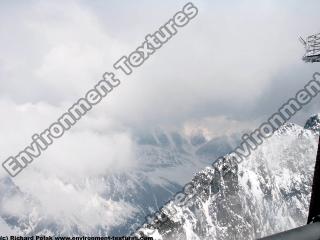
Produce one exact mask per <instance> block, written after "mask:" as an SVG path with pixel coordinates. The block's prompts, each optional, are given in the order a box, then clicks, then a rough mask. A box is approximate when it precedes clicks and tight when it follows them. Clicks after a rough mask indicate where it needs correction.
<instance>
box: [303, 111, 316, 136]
mask: <svg viewBox="0 0 320 240" xmlns="http://www.w3.org/2000/svg"><path fill="white" fill-rule="evenodd" d="M304 128H305V129H309V130H313V131H315V132H318V133H320V113H319V114H315V115H313V116H312V117H311V118H309V119H308V121H307V122H306V124H305V126H304Z"/></svg>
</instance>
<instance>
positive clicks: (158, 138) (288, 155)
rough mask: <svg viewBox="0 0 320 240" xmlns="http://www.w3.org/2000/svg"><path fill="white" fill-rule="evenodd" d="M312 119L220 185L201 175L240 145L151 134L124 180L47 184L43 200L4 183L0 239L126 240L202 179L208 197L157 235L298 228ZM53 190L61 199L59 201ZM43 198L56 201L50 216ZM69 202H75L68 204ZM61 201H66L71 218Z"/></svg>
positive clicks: (143, 135) (138, 138)
mask: <svg viewBox="0 0 320 240" xmlns="http://www.w3.org/2000/svg"><path fill="white" fill-rule="evenodd" d="M312 119H313V120H312ZM318 120H319V118H315V119H314V118H311V119H310V120H309V121H308V123H307V124H306V128H307V129H312V131H310V130H306V129H303V128H301V127H299V126H296V125H294V124H287V125H286V126H284V127H283V128H281V129H280V130H279V131H278V132H277V134H275V136H274V137H272V138H271V139H269V140H268V141H267V142H266V143H265V144H263V146H261V147H260V148H259V149H258V150H257V151H256V152H255V153H254V154H252V155H251V156H250V158H249V159H247V161H245V162H243V163H242V164H240V165H239V166H237V168H236V169H237V171H233V172H230V174H227V175H224V176H221V175H219V170H217V169H221V168H222V167H223V164H222V165H221V164H220V165H217V166H216V168H215V169H211V168H207V169H205V170H203V171H201V169H204V168H205V167H206V166H209V165H210V164H211V161H212V160H213V159H215V158H216V157H218V156H221V155H225V154H226V153H228V152H230V150H232V149H233V148H234V147H235V146H236V145H237V143H238V142H237V140H236V139H239V136H231V137H220V138H215V139H210V140H208V139H207V138H206V137H204V136H203V135H202V134H201V132H197V133H196V134H193V135H191V136H185V135H183V134H182V133H181V132H179V131H163V130H154V131H139V132H136V133H134V134H133V139H134V142H135V143H136V148H135V151H136V152H135V156H136V158H137V160H138V162H139V164H138V166H137V167H134V168H132V169H130V171H124V172H115V173H109V174H106V175H104V176H100V177H96V178H89V177H84V179H83V180H82V181H81V182H77V183H74V182H65V181H64V180H63V179H60V178H59V177H58V176H57V177H55V178H54V179H48V180H47V181H48V182H47V183H48V186H49V187H48V189H46V191H48V192H47V193H46V194H45V195H44V197H43V196H39V195H35V194H34V192H32V191H31V190H28V189H27V190H26V189H24V190H22V189H20V188H19V187H18V185H17V184H16V181H17V180H16V179H11V178H9V177H3V178H0V230H1V233H3V234H5V233H8V234H9V233H12V232H15V233H16V234H19V235H36V234H37V235H41V234H43V235H56V236H57V235H60V236H61V235H63V236H79V235H94V236H107V235H116V236H122V235H127V234H129V233H131V232H132V231H134V230H135V229H136V228H137V227H139V226H141V224H142V223H144V222H145V216H146V215H149V214H151V213H154V212H155V211H157V210H158V209H159V208H160V207H161V206H163V205H164V204H165V203H166V202H167V201H168V200H169V199H170V198H171V197H172V196H173V195H174V194H175V193H176V192H178V191H180V190H181V188H182V186H183V185H184V184H185V183H187V182H188V181H189V180H190V179H192V177H193V175H194V173H195V172H199V171H201V172H199V173H198V174H196V176H195V177H194V178H193V182H194V183H195V184H196V185H197V186H199V187H200V186H201V185H203V184H202V183H203V182H205V181H208V180H209V182H210V188H208V190H206V191H205V192H203V193H199V194H198V198H197V200H196V201H195V202H194V203H193V205H192V206H190V207H188V208H177V212H178V214H177V215H175V216H174V217H173V218H172V220H171V222H170V223H169V224H168V223H167V224H164V225H162V226H161V227H160V228H159V229H158V230H157V232H156V233H155V234H158V236H162V239H167V238H168V237H170V236H171V237H172V238H177V239H179V238H180V239H205V238H206V237H207V239H212V236H213V237H215V238H217V239H241V238H242V236H251V237H252V238H253V237H257V236H263V235H266V234H270V233H273V232H277V231H282V230H285V229H288V228H292V227H295V226H297V225H302V224H304V223H305V221H306V217H307V207H308V201H309V193H310V186H311V178H312V171H313V164H314V163H313V162H314V159H315V152H316V136H317V135H316V133H315V132H314V131H313V130H316V129H319V128H317V127H316V126H318V125H317V123H319V121H318ZM318 127H319V126H318ZM227 158H228V157H226V159H227ZM26 171H28V170H26ZM34 177H35V178H36V177H37V176H34ZM33 187H37V186H32V187H31V188H33ZM55 188H58V189H59V193H61V192H62V193H63V194H62V195H55V191H56V189H55ZM37 192H38V191H37ZM51 192H52V193H51ZM48 196H51V198H53V199H54V202H56V206H53V207H52V208H50V209H48V208H47V206H48V205H47V203H48V201H51V199H47V197H48ZM74 197H77V198H79V199H77V201H74ZM61 199H63V200H64V202H63V204H60V203H61V201H62V200H61ZM66 201H67V202H70V204H69V205H68V206H69V207H68V208H67V209H66V208H65V202H66ZM60 205H61V206H60ZM49 206H51V205H49ZM235 236H237V238H236V237H235ZM160 239H161V237H160Z"/></svg>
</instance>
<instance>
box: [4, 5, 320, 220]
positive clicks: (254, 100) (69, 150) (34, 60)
mask: <svg viewBox="0 0 320 240" xmlns="http://www.w3.org/2000/svg"><path fill="white" fill-rule="evenodd" d="M185 3H186V2H185V1H169V0H167V1H134V3H133V1H129V0H126V1H102V0H101V1H89V0H87V1H84V0H82V1H1V2H0V20H1V21H0V36H1V37H0V53H1V54H0V115H1V116H2V119H1V121H0V133H1V134H0V149H1V150H0V151H1V152H0V156H1V158H2V161H4V160H5V159H6V158H7V157H8V156H10V155H12V154H17V153H18V151H20V150H21V149H22V148H24V147H25V146H26V145H27V144H29V142H30V140H31V138H30V137H31V136H32V134H33V133H35V132H41V131H42V130H43V129H45V128H47V127H48V126H49V125H50V124H51V123H52V122H54V121H55V120H56V119H57V118H58V117H59V115H60V114H62V113H63V112H64V111H65V110H66V109H67V108H68V107H69V105H71V104H72V103H73V102H75V101H76V100H77V99H78V98H79V97H82V95H84V93H85V92H86V91H87V90H88V89H90V88H92V87H93V86H94V85H95V84H96V83H97V81H98V80H100V79H101V75H102V73H103V72H105V71H110V70H112V65H113V63H114V62H116V61H117V60H118V58H120V57H121V56H122V55H128V54H129V53H131V51H133V50H135V49H136V48H137V47H138V46H140V44H141V43H142V42H143V41H144V37H145V36H146V35H147V34H150V33H154V32H155V31H156V30H157V28H158V27H160V26H161V25H163V24H164V23H165V22H166V21H168V20H169V19H170V18H171V17H172V16H173V15H174V14H175V12H177V11H179V10H180V9H182V6H183V5H184V4H185ZM193 3H194V4H195V5H196V6H197V7H198V9H199V14H198V16H197V17H196V18H195V19H193V20H192V21H191V22H190V23H189V24H188V25H187V26H186V27H185V28H182V29H180V30H179V33H178V34H177V35H176V36H175V37H174V38H172V39H171V40H170V41H169V42H168V43H167V44H166V45H165V46H164V47H162V48H161V49H160V50H159V51H157V52H156V53H155V54H154V55H153V56H151V57H150V59H148V61H146V62H145V63H144V64H143V65H142V66H141V67H140V68H139V69H135V71H134V73H133V74H132V75H131V76H124V75H120V76H118V77H120V79H121V81H122V84H121V85H120V86H119V88H117V89H115V91H114V92H113V93H112V94H110V96H108V97H107V98H106V99H105V100H104V101H103V102H102V103H100V105H99V106H97V108H96V109H95V110H94V111H92V112H90V114H89V115H88V116H87V117H86V118H84V119H82V120H81V122H80V123H79V124H78V125H77V126H76V128H75V129H73V130H72V131H71V132H70V133H68V134H67V135H66V136H64V137H63V138H62V139H60V140H59V141H58V142H57V143H55V145H54V146H52V148H50V150H49V151H48V152H47V153H45V154H43V156H42V157H41V158H40V160H41V161H40V160H39V161H38V162H37V163H34V164H32V165H33V166H32V167H31V168H30V170H28V171H25V172H24V173H22V174H21V176H19V177H18V178H17V179H16V180H15V181H16V184H17V185H19V187H20V188H21V189H22V190H25V191H27V192H29V193H31V194H35V195H36V194H38V193H40V192H41V193H43V192H44V195H43V199H42V203H43V206H44V209H45V207H46V208H47V209H50V206H51V204H52V202H51V201H50V200H48V199H50V196H51V195H50V194H52V193H51V192H48V191H45V189H46V188H47V186H48V185H49V186H52V189H54V191H53V192H54V194H59V192H61V191H62V192H61V194H63V190H61V186H60V185H59V184H60V183H59V184H57V182H56V181H55V180H56V178H57V176H58V177H59V179H63V180H64V181H67V182H69V183H70V182H71V183H72V182H77V181H79V179H82V176H84V175H85V176H97V175H99V174H102V173H104V172H106V171H110V170H119V169H124V170H125V169H126V167H130V166H131V165H134V164H135V158H134V143H133V141H132V137H131V132H132V131H133V130H135V129H141V128H147V129H148V128H156V127H163V128H165V127H174V128H187V129H188V128H192V127H197V126H202V127H203V128H208V129H210V130H211V131H212V135H213V136H214V135H221V134H224V133H226V132H230V131H231V132H233V131H237V130H241V129H243V128H251V129H254V128H256V127H257V126H258V125H259V123H260V122H262V121H263V120H264V119H266V118H267V117H268V116H269V115H270V114H271V113H273V112H275V111H277V109H278V108H279V107H280V106H281V105H282V104H283V103H284V101H286V100H287V99H289V98H290V97H291V96H294V95H295V93H296V91H297V90H299V89H300V88H301V87H303V86H304V85H305V84H306V83H307V81H308V80H311V77H312V74H313V73H314V72H315V71H320V68H319V67H320V64H306V63H304V62H303V61H302V60H301V58H302V56H303V53H304V48H303V46H302V44H300V42H299V40H298V37H299V36H300V35H301V36H303V37H306V36H307V35H309V34H313V33H317V32H319V31H320V25H319V22H320V21H319V20H320V16H319V9H320V2H319V1H316V0H311V1H302V0H300V1H298V0H295V1H291V0H290V1H289V0H287V1H278V0H268V1H267V0H260V1H254V0H239V1H235V0H234V1H209V0H207V1H204V0H203V1H201V0H199V1H193ZM317 112H320V109H319V97H318V98H317V99H314V100H313V102H312V103H311V104H310V105H309V106H307V107H306V108H305V109H304V110H303V111H302V112H301V113H299V115H298V116H297V118H296V119H295V121H296V122H298V123H300V124H302V123H304V122H305V120H306V119H307V118H308V117H309V116H310V115H311V114H313V113H317ZM106 156H108V158H107V159H106ZM102 159H103V161H102ZM115 162H116V163H117V164H114V163H115ZM71 166H72V167H71ZM75 166H76V167H75ZM39 169H40V170H39ZM3 174H4V173H3V170H2V169H1V170H0V175H3ZM50 179H51V180H50ZM26 180H28V181H26ZM35 185H36V186H37V188H34V186H35ZM54 186H55V187H54ZM55 191H56V192H55ZM77 191H83V192H76V193H75V194H77V199H79V202H78V205H76V206H81V203H82V202H81V201H86V199H85V197H84V196H86V197H87V196H88V191H89V190H88V189H82V190H79V189H78V190H77ZM90 191H92V194H93V195H94V193H95V191H94V190H92V189H90ZM90 191H89V192H90ZM46 194H47V195H46ZM70 194H71V193H70ZM82 197H83V198H82ZM89 197H90V194H89ZM60 205H61V208H62V209H63V208H66V207H68V199H67V200H66V202H64V203H60ZM99 206H100V205H99ZM101 206H102V205H101ZM8 209H9V210H10V206H9V207H8ZM72 209H73V210H74V211H75V212H76V211H77V208H76V207H75V208H72ZM72 209H71V210H70V211H72ZM51 210H52V214H54V212H55V210H56V209H55V208H52V209H51ZM99 211H100V209H99V208H98V209H97V212H99ZM58 213H59V211H58ZM58 213H57V214H58ZM95 220H96V221H99V219H95Z"/></svg>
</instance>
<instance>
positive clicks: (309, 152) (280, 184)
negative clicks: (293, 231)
mask: <svg viewBox="0 0 320 240" xmlns="http://www.w3.org/2000/svg"><path fill="white" fill-rule="evenodd" d="M316 116H317V118H314V116H313V117H312V118H310V119H309V120H308V122H307V123H310V122H311V124H308V126H306V129H311V130H317V128H315V127H316V126H318V125H317V124H318V122H319V121H318V120H319V119H320V118H319V115H316ZM306 125H307V124H306ZM306 129H304V128H302V127H300V126H297V125H295V124H285V125H284V126H283V127H281V128H280V129H278V130H277V131H276V134H275V135H274V136H273V137H272V138H270V139H268V140H267V141H266V143H264V144H263V145H262V146H261V148H259V149H258V150H257V151H255V152H254V153H253V154H252V155H251V156H249V158H248V161H244V162H243V163H242V164H238V163H236V162H235V161H233V160H232V158H230V156H225V157H224V159H225V161H222V162H218V163H216V164H215V165H214V167H212V168H206V169H205V170H203V171H201V172H199V173H198V174H196V175H195V177H194V178H193V180H192V184H193V185H194V186H195V189H196V197H195V198H194V199H193V200H192V201H191V202H189V203H188V204H187V205H180V206H178V205H175V204H173V203H172V202H170V203H169V204H167V205H166V206H165V207H164V209H165V210H166V211H164V212H163V213H162V215H161V216H160V217H161V219H167V221H160V220H159V219H158V220H155V221H154V222H153V223H151V224H147V225H145V226H144V227H143V228H142V229H140V231H141V232H142V235H143V234H145V235H148V234H150V233H151V236H153V237H154V238H155V239H212V238H213V239H244V238H247V239H254V238H257V237H262V236H265V235H269V234H273V233H275V232H279V231H284V230H287V229H289V228H294V227H297V226H299V225H303V224H304V223H305V221H306V217H307V212H308V205H309V198H310V190H311V182H312V175H313V166H314V160H315V155H316V150H317V135H318V134H319V131H309V130H306ZM230 166H234V167H233V168H230ZM172 212H174V213H176V214H174V215H171V214H170V213H172Z"/></svg>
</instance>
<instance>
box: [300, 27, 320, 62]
mask: <svg viewBox="0 0 320 240" xmlns="http://www.w3.org/2000/svg"><path fill="white" fill-rule="evenodd" d="M300 41H301V42H302V44H303V45H304V46H305V48H306V53H305V55H304V56H303V58H302V59H303V61H305V62H320V33H318V34H315V35H311V36H309V37H307V39H306V40H304V39H303V38H302V37H300Z"/></svg>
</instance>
